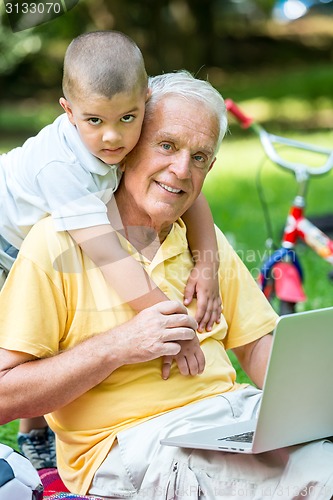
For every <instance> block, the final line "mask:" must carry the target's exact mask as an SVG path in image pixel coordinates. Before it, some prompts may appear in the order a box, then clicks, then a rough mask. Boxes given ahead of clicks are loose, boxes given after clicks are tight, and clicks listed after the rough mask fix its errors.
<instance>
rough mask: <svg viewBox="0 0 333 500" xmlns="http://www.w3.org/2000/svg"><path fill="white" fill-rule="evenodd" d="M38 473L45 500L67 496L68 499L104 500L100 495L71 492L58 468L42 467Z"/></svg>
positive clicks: (54, 499)
mask: <svg viewBox="0 0 333 500" xmlns="http://www.w3.org/2000/svg"><path fill="white" fill-rule="evenodd" d="M38 474H39V477H40V479H41V481H42V484H43V486H44V496H43V499H44V500H58V499H59V500H60V499H62V498H66V499H67V500H69V499H73V500H74V499H75V500H81V499H82V500H84V499H89V500H102V499H101V498H100V497H94V496H87V495H74V493H70V492H69V491H68V489H67V488H66V486H65V485H64V483H63V482H62V480H61V479H60V476H59V474H58V471H57V469H41V470H39V471H38Z"/></svg>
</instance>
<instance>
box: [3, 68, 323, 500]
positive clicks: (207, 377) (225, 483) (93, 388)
mask: <svg viewBox="0 0 333 500" xmlns="http://www.w3.org/2000/svg"><path fill="white" fill-rule="evenodd" d="M150 87H151V89H152V98H151V99H150V101H149V103H148V105H147V110H146V115H145V121H144V127H143V132H142V136H141V138H140V141H139V143H138V145H137V146H136V148H135V149H134V150H133V151H132V152H131V153H130V154H129V155H128V157H127V158H126V162H125V164H124V174H123V177H122V181H121V185H120V187H119V189H118V190H117V192H116V193H115V196H114V198H113V199H112V200H111V202H110V217H112V218H113V220H112V224H113V225H114V227H117V228H119V238H120V241H121V243H122V245H123V247H124V248H126V249H127V250H128V252H129V253H131V254H133V255H134V257H135V258H136V259H137V260H139V261H140V262H141V263H142V266H143V267H144V268H145V269H146V270H147V271H148V273H149V274H150V275H151V277H152V278H153V279H154V280H155V282H156V283H157V284H158V285H159V286H160V288H161V289H162V290H163V291H164V292H165V293H166V295H167V296H168V297H169V298H170V299H171V301H170V302H164V303H161V304H157V305H155V306H153V307H151V308H148V309H146V310H144V311H142V312H141V313H139V314H137V315H135V313H134V312H133V310H132V309H131V308H130V307H129V306H128V305H127V304H124V303H122V301H121V299H120V298H119V296H118V295H117V293H116V291H115V290H113V289H112V287H110V286H107V285H106V282H105V280H104V278H103V275H102V273H101V272H100V270H99V269H98V268H96V267H95V266H93V265H92V261H91V260H89V258H88V257H87V256H86V255H85V254H84V253H83V252H82V251H81V249H80V248H79V247H78V246H77V245H75V244H74V242H73V241H72V240H71V239H70V237H69V236H68V235H67V234H65V233H64V234H59V233H56V232H55V231H54V228H53V226H52V220H51V219H45V220H43V221H42V222H40V223H39V224H38V225H36V226H35V227H34V228H33V229H32V231H31V233H30V234H29V235H28V237H27V238H26V240H25V242H24V245H23V247H22V250H21V251H20V255H19V257H18V260H17V262H16V263H15V265H14V267H13V269H12V271H11V273H10V276H9V278H8V281H7V283H6V285H5V287H4V289H3V291H2V293H1V295H0V307H1V310H2V314H1V319H0V346H1V348H2V349H1V351H0V376H1V383H0V401H1V412H0V414H1V422H2V423H4V422H6V421H9V420H12V419H14V418H19V417H32V416H35V415H42V414H47V420H48V423H49V425H50V427H51V428H52V429H53V430H54V431H55V433H56V436H57V457H58V467H59V471H60V474H61V477H62V479H63V480H64V482H65V484H66V485H67V487H68V488H69V489H70V490H71V491H72V492H75V493H86V492H89V493H90V494H94V495H100V496H103V497H105V498H149V499H153V498H154V499H155V498H161V499H176V498H177V499H183V498H186V499H188V498H191V499H199V498H200V499H207V500H213V499H216V498H220V497H221V498H240V497H243V496H245V495H246V497H247V498H263V497H264V496H265V492H267V491H270V492H271V494H270V495H269V496H271V497H272V498H274V495H275V496H276V495H277V496H279V494H278V493H277V492H279V491H282V495H280V497H281V496H282V497H283V498H295V496H297V495H299V496H302V493H303V492H304V491H306V492H307V495H308V497H309V498H310V497H311V495H312V496H313V498H317V497H318V498H330V497H331V496H332V494H333V449H332V448H333V445H332V444H331V443H326V442H317V443H311V444H309V445H306V446H303V447H292V448H288V449H285V450H283V452H281V451H276V452H270V453H266V454H262V455H261V456H259V457H254V456H238V455H231V454H224V453H220V452H209V451H198V450H188V451H186V450H182V449H177V448H172V447H163V446H161V445H160V444H159V440H160V438H161V437H162V436H165V435H166V434H168V433H170V432H172V431H173V432H175V431H177V432H178V433H179V434H182V433H184V432H187V431H188V430H193V429H198V428H201V427H203V426H207V425H210V424H213V423H214V422H216V420H217V419H219V421H221V419H224V420H225V421H232V420H233V419H235V418H237V419H239V418H248V417H249V416H253V415H254V414H255V412H256V409H257V407H258V403H259V400H260V394H261V393H260V390H259V389H257V388H254V387H243V386H239V385H238V384H237V383H236V382H235V371H234V369H233V367H232V365H231V363H230V361H229V359H228V356H227V354H226V350H227V349H233V351H234V352H235V354H236V355H237V357H238V359H239V361H240V363H241V365H242V367H243V368H244V370H245V371H246V372H247V373H248V374H249V376H250V377H251V378H252V380H253V381H254V383H255V384H256V385H257V386H258V387H259V388H260V387H262V383H263V379H264V374H265V370H266V364H267V360H268V356H269V352H270V347H271V335H270V332H271V331H272V329H273V328H274V325H275V322H276V314H275V313H274V312H273V310H272V309H271V307H270V305H269V304H268V302H267V301H266V299H265V298H264V296H263V294H262V293H261V292H260V291H259V289H258V288H257V285H256V284H255V282H254V281H253V279H252V277H251V275H250V273H249V272H248V271H247V269H246V268H245V266H244V265H243V264H242V262H241V261H240V259H239V258H238V257H237V255H236V253H235V252H234V251H233V250H232V248H231V247H230V245H229V244H228V243H227V241H226V239H225V237H224V236H223V235H222V234H221V232H220V231H218V230H217V236H218V242H219V256H220V261H221V266H220V270H219V275H220V288H221V298H222V303H223V315H222V318H221V322H220V323H219V324H217V325H215V326H214V328H213V329H212V331H210V332H207V331H205V332H203V333H195V329H196V324H195V321H194V319H193V314H194V310H195V304H191V305H190V306H189V307H188V310H187V309H185V307H184V306H183V305H182V300H183V290H184V286H185V283H186V280H187V278H188V275H189V273H190V271H191V269H192V267H193V258H192V255H191V253H190V250H189V246H188V243H187V240H186V227H185V226H184V223H183V222H182V220H181V219H180V217H181V216H182V214H183V213H184V212H185V211H186V210H187V208H188V207H190V206H191V205H192V203H193V201H194V200H195V199H196V197H197V196H198V195H199V193H200V191H201V188H202V185H203V182H204V179H205V177H206V175H207V173H208V171H209V170H210V168H211V166H212V165H213V163H214V160H215V154H216V151H217V148H218V145H219V142H220V140H221V137H223V134H224V132H225V128H226V119H225V114H226V111H225V107H224V104H223V100H222V98H221V97H220V96H219V94H218V93H217V92H216V91H215V90H214V89H213V88H212V87H211V86H210V85H209V84H208V83H207V82H203V81H200V80H197V79H194V78H193V77H191V76H190V75H189V74H187V73H186V72H180V73H172V74H166V75H162V76H160V77H154V78H152V79H151V80H150ZM111 203H112V204H113V206H112V208H111ZM115 204H116V205H117V208H118V218H115V210H114V207H115ZM101 244H102V241H101ZM138 250H139V251H138ZM207 258H208V257H207ZM195 335H197V337H198V339H199V340H200V345H201V348H202V350H203V352H204V355H205V359H206V367H205V370H204V372H203V373H202V374H201V375H197V376H191V377H185V376H183V375H182V374H181V373H180V371H179V369H178V368H179V367H178V366H177V364H176V363H172V366H171V373H170V376H169V378H168V379H167V380H163V379H162V377H161V370H162V362H163V361H162V360H164V362H170V363H171V362H172V361H173V359H172V358H177V355H178V353H179V352H180V350H181V352H182V356H183V358H184V357H185V358H186V353H187V349H188V346H189V345H191V340H193V338H194V336H195ZM189 352H190V354H191V350H190V349H189ZM313 485H315V486H316V488H312V490H311V492H310V486H312V487H313ZM315 495H317V496H315ZM320 495H321V496H320Z"/></svg>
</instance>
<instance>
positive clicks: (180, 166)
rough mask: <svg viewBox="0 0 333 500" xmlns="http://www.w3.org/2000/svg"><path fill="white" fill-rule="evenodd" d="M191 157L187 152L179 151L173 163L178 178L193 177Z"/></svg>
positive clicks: (172, 166) (172, 168)
mask: <svg viewBox="0 0 333 500" xmlns="http://www.w3.org/2000/svg"><path fill="white" fill-rule="evenodd" d="M190 161H191V157H190V155H189V154H188V153H187V152H185V151H184V152H178V154H177V155H176V156H175V158H174V159H173V162H172V164H171V170H172V171H173V172H174V174H175V175H176V176H177V177H178V179H188V178H189V177H191V168H190V167H191V165H190Z"/></svg>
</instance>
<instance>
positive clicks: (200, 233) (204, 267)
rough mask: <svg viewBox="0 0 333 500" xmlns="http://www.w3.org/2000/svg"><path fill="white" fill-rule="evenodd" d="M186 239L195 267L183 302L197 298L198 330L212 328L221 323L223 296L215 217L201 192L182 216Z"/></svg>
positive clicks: (188, 302) (187, 302) (186, 302)
mask: <svg viewBox="0 0 333 500" xmlns="http://www.w3.org/2000/svg"><path fill="white" fill-rule="evenodd" d="M182 218H183V220H184V221H185V224H186V227H187V239H188V242H189V246H190V249H191V252H192V256H193V260H194V262H195V267H194V268H193V269H192V272H191V274H190V277H189V279H188V282H187V284H186V288H185V292H184V304H185V305H188V304H190V302H191V301H192V299H193V298H194V297H195V296H196V297H197V312H196V320H197V322H198V323H199V328H198V330H199V331H200V332H202V331H203V330H204V329H205V328H206V330H208V331H209V330H211V329H212V327H213V324H214V323H215V322H216V323H219V321H220V316H221V297H220V289H219V282H218V268H219V252H218V247H217V241H216V234H215V228H214V221H213V217H212V214H211V211H210V208H209V205H208V202H207V200H206V198H205V197H204V196H203V194H202V193H201V194H200V195H199V197H198V198H197V199H196V201H195V202H194V203H193V205H192V206H191V207H190V208H189V209H188V210H187V211H186V212H185V214H184V215H183V217H182Z"/></svg>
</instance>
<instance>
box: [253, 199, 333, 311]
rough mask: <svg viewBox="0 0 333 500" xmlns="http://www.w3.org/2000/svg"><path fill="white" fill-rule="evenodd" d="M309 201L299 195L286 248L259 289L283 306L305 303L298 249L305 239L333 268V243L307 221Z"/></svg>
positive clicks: (270, 263)
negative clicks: (298, 243)
mask: <svg viewBox="0 0 333 500" xmlns="http://www.w3.org/2000/svg"><path fill="white" fill-rule="evenodd" d="M304 206H305V199H304V197H303V196H300V195H297V196H296V198H295V200H294V202H293V205H292V207H291V208H290V211H289V214H288V218H287V223H286V226H285V228H284V233H283V238H282V245H281V247H280V248H279V249H278V250H276V251H275V252H274V253H273V254H272V255H271V256H270V257H269V259H267V260H266V262H265V263H264V265H263V266H262V268H261V271H260V276H259V285H260V287H261V289H262V290H263V292H264V293H265V295H266V297H267V298H268V299H270V298H271V297H272V296H273V295H275V296H276V297H277V298H278V299H279V300H280V301H281V302H287V303H291V304H297V303H298V302H304V301H305V300H306V295H305V293H304V290H303V285H302V281H303V271H302V267H301V264H300V262H299V259H298V257H297V255H296V252H295V250H294V247H295V245H296V243H297V240H298V239H302V240H304V241H305V243H306V244H307V245H308V246H309V247H310V248H312V249H313V250H314V251H315V252H316V253H317V254H318V255H319V256H321V257H322V258H324V259H325V260H327V261H328V262H330V263H331V264H333V241H332V240H331V239H330V238H329V237H328V236H327V235H326V234H325V233H323V232H322V231H321V230H320V229H318V228H317V227H316V226H315V225H314V224H312V222H310V221H309V220H308V219H306V218H305V217H304Z"/></svg>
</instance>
